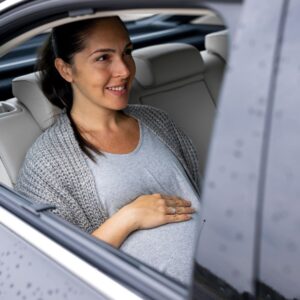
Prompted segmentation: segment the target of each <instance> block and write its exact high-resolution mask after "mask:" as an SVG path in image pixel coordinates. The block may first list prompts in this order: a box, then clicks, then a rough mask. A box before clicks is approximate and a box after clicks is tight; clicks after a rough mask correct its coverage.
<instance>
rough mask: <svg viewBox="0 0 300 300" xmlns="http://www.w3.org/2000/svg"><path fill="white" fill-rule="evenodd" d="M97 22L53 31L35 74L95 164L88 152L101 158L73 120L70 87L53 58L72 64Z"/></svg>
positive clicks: (88, 21)
mask: <svg viewBox="0 0 300 300" xmlns="http://www.w3.org/2000/svg"><path fill="white" fill-rule="evenodd" d="M106 18H115V19H117V20H119V22H120V24H122V25H123V27H124V29H125V30H126V31H127V29H126V27H125V25H124V23H123V22H122V21H121V19H120V18H119V17H117V16H116V17H106ZM98 20H99V19H89V20H83V21H78V22H73V23H69V24H65V25H61V26H58V27H55V28H53V29H52V33H51V34H50V35H49V37H48V39H47V40H46V42H45V44H44V45H43V47H42V48H41V51H40V52H39V55H38V56H39V57H38V62H37V66H36V67H37V70H38V71H40V73H39V74H40V75H39V80H40V85H41V88H42V91H43V93H44V94H45V96H46V97H47V98H48V100H49V101H50V102H51V103H52V104H53V105H55V106H57V107H59V108H61V109H65V110H66V113H67V115H68V117H69V119H70V123H71V126H72V128H73V131H74V135H75V138H76V140H77V142H78V144H79V146H80V148H81V150H82V151H83V152H84V153H85V154H86V155H87V156H88V157H89V158H91V159H92V160H94V157H93V155H92V153H91V152H90V150H92V151H94V152H96V153H98V154H101V152H100V151H99V150H98V149H97V148H96V147H95V146H93V145H92V144H91V143H89V142H88V141H87V140H86V139H85V138H84V137H83V136H82V134H81V133H80V131H79V129H78V127H77V125H76V124H75V122H74V120H73V119H72V117H71V109H72V105H73V91H72V86H71V84H70V83H69V82H67V81H66V80H65V79H63V78H62V77H61V76H60V74H59V72H58V71H57V69H56V67H55V65H54V61H55V58H58V57H59V58H61V59H62V60H63V61H64V62H66V63H68V64H72V63H73V58H74V55H75V54H76V53H78V52H80V51H82V50H83V49H84V47H85V39H86V36H87V35H88V31H89V30H90V29H91V28H92V27H94V26H95V25H96V23H97V21H98ZM94 161H95V160H94Z"/></svg>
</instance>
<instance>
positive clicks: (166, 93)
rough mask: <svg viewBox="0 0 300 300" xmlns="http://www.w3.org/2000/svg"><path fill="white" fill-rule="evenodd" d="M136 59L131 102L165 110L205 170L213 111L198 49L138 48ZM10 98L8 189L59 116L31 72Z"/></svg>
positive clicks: (2, 146) (4, 140)
mask: <svg viewBox="0 0 300 300" xmlns="http://www.w3.org/2000/svg"><path fill="white" fill-rule="evenodd" d="M134 58H135V61H136V65H137V74H136V80H135V82H134V85H133V89H132V95H131V98H130V99H131V103H141V104H149V105H153V106H156V107H159V108H162V109H164V110H165V111H167V112H168V113H169V115H170V116H171V117H172V118H173V119H174V121H175V122H176V123H177V124H178V126H180V127H181V128H182V129H183V130H184V131H185V132H186V133H187V134H188V135H189V136H190V137H191V138H192V140H193V142H194V144H195V146H196V148H197V150H198V154H199V158H200V163H199V164H200V169H201V171H203V168H204V163H205V159H206V152H207V148H208V142H209V138H210V133H211V128H212V124H213V119H214V111H215V107H214V103H213V102H214V99H213V96H212V95H213V94H214V93H212V92H211V91H210V90H209V89H208V86H209V84H207V82H206V78H205V74H204V71H205V68H206V66H205V65H204V62H203V60H202V58H201V55H200V54H199V52H198V50H197V49H196V48H194V47H193V46H190V45H185V44H166V45H158V46H151V47H146V48H143V49H139V50H136V51H134ZM13 94H14V96H15V97H16V98H14V99H11V100H7V101H5V102H3V103H4V105H5V106H6V107H8V108H9V109H7V112H1V110H0V141H1V143H0V182H3V183H5V184H7V185H9V186H11V187H12V186H14V184H15V182H16V178H17V174H18V171H19V169H20V167H21V165H22V162H23V160H24V157H25V154H26V152H27V151H28V149H29V148H30V146H31V145H32V143H33V142H34V141H35V139H36V138H37V137H38V136H39V135H40V134H41V133H42V132H43V131H44V130H45V129H46V128H48V127H49V126H50V125H51V124H52V123H53V121H54V116H55V115H56V114H57V113H58V112H59V109H57V108H55V107H54V106H52V105H51V104H50V103H49V102H48V101H47V99H46V98H45V96H44V95H43V93H42V91H41V89H40V87H39V85H38V82H37V78H36V74H34V73H32V74H28V75H24V76H21V77H18V78H16V79H14V81H13ZM3 111H4V109H3Z"/></svg>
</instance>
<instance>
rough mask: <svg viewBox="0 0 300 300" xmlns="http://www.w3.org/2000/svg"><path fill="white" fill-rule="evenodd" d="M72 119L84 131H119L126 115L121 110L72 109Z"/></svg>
mask: <svg viewBox="0 0 300 300" xmlns="http://www.w3.org/2000/svg"><path fill="white" fill-rule="evenodd" d="M71 117H72V119H73V120H74V122H75V124H76V125H77V126H78V127H79V128H80V129H81V130H82V131H86V132H89V131H91V132H93V131H95V132H96V131H114V130H117V129H118V128H119V126H120V123H121V121H122V120H124V119H125V118H126V115H125V114H124V113H123V112H122V111H121V110H110V109H93V110H91V109H87V108H83V109H82V108H81V109H76V108H72V110H71Z"/></svg>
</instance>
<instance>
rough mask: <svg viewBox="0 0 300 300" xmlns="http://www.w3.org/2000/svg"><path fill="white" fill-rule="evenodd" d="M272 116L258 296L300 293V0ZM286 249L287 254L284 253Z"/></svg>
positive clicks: (290, 16) (293, 5)
mask: <svg viewBox="0 0 300 300" xmlns="http://www.w3.org/2000/svg"><path fill="white" fill-rule="evenodd" d="M286 9H287V16H286V23H285V26H284V31H283V35H282V37H281V43H282V47H281V49H280V53H279V59H278V76H277V78H276V83H275V84H276V86H275V88H274V90H273V97H272V99H273V103H272V108H271V109H270V112H271V113H272V115H271V118H270V120H269V132H270V139H269V144H268V150H269V151H268V152H267V157H266V168H265V170H266V182H265V186H264V204H263V209H262V211H263V214H262V229H261V246H260V251H261V252H260V268H259V271H260V272H259V278H258V281H259V283H260V289H259V296H260V297H261V298H265V297H267V296H269V298H272V299H279V298H280V297H281V298H287V299H299V297H300V288H299V278H300V259H299V257H300V241H299V231H300V217H299V211H300V201H299V197H300V185H299V178H300V164H299V153H300V131H299V128H300V118H299V116H300V102H299V94H300V84H299V82H300V64H299V62H300V40H299V30H298V28H299V20H300V2H299V1H294V0H293V1H289V3H288V6H287V8H286ZM283 254H284V255H283Z"/></svg>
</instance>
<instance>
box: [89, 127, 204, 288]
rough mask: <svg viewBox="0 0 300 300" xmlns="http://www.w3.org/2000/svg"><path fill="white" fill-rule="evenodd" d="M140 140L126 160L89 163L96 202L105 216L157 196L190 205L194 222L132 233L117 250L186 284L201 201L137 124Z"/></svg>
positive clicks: (113, 157)
mask: <svg viewBox="0 0 300 300" xmlns="http://www.w3.org/2000/svg"><path fill="white" fill-rule="evenodd" d="M139 128H140V140H139V143H138V145H137V147H136V149H135V150H133V151H132V152H130V153H127V154H112V153H106V152H102V153H103V154H104V155H97V156H96V163H94V162H93V161H92V160H90V159H88V165H89V167H90V168H91V170H92V172H93V175H94V177H95V181H96V186H97V192H98V195H99V201H101V202H102V204H103V205H104V207H105V208H106V210H107V212H108V215H109V216H111V215H113V214H114V213H115V212H116V211H117V210H119V209H120V208H121V207H123V206H124V205H126V204H128V203H130V202H131V201H132V200H134V199H136V198H137V197H139V196H141V195H146V194H154V193H161V194H167V195H176V196H179V197H182V198H183V199H186V200H190V201H191V202H192V206H193V207H194V208H195V209H196V210H197V212H196V213H194V214H193V219H191V220H189V221H187V222H181V223H172V224H167V225H163V226H160V227H157V228H153V229H147V230H139V231H136V232H133V233H132V234H131V235H130V236H129V237H128V238H127V239H126V240H125V241H124V243H123V244H122V246H121V248H120V249H121V250H122V251H124V252H126V253H127V254H129V255H131V256H133V257H135V258H137V259H139V260H141V261H142V262H144V263H146V264H148V265H149V266H151V267H153V268H156V269H158V270H159V271H160V272H162V273H165V274H166V275H169V276H171V277H173V278H175V279H177V280H179V281H181V282H183V283H185V284H188V283H189V282H190V279H191V274H192V266H193V254H194V248H195V240H196V226H197V221H198V216H199V208H200V201H199V196H198V195H197V193H196V192H195V190H194V188H193V186H192V184H191V183H190V181H189V179H188V176H187V175H186V173H185V171H184V169H183V167H182V166H181V164H180V162H179V161H178V160H177V158H176V157H175V156H174V155H173V153H172V152H171V151H170V150H169V149H168V148H167V146H165V145H164V144H163V143H162V142H161V141H160V140H159V138H158V137H157V136H156V135H155V134H154V133H153V132H152V131H151V130H150V129H148V128H147V127H146V126H145V125H144V124H142V123H141V122H140V121H139Z"/></svg>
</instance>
